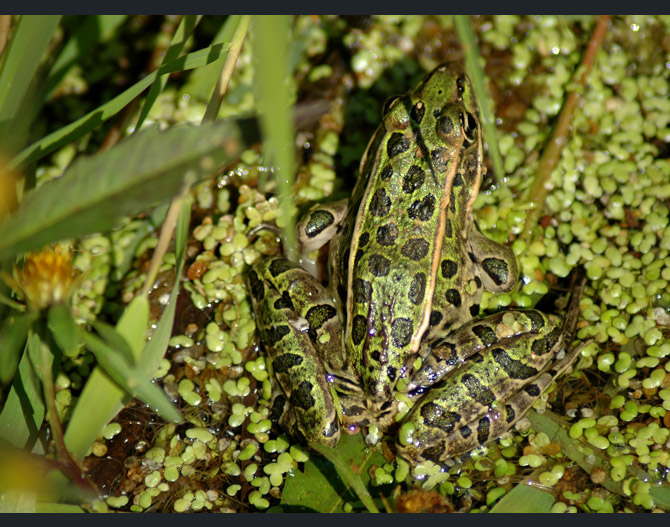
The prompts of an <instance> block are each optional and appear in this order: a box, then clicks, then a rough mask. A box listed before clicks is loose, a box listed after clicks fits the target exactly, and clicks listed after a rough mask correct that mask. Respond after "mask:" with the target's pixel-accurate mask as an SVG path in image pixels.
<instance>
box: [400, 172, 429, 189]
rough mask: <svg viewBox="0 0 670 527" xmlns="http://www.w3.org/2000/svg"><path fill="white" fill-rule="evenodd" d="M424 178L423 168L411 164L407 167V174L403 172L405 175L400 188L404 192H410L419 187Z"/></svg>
mask: <svg viewBox="0 0 670 527" xmlns="http://www.w3.org/2000/svg"><path fill="white" fill-rule="evenodd" d="M425 180H426V173H425V172H424V171H423V169H422V168H421V167H418V166H416V165H412V166H411V167H409V170H408V171H407V174H405V177H404V178H403V180H402V190H403V192H405V193H406V194H411V193H412V192H414V191H415V190H418V189H420V188H421V185H423V182H424V181H425Z"/></svg>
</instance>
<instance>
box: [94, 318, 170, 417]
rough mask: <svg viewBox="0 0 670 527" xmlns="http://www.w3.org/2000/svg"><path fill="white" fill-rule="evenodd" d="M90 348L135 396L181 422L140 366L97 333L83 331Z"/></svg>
mask: <svg viewBox="0 0 670 527" xmlns="http://www.w3.org/2000/svg"><path fill="white" fill-rule="evenodd" d="M81 334H82V338H83V340H84V342H85V343H86V346H87V347H88V349H89V350H91V351H92V352H93V354H94V355H95V358H96V360H97V361H98V364H99V365H100V366H101V367H102V368H103V369H104V370H105V373H107V374H108V375H109V376H110V377H111V378H112V379H113V380H114V381H115V382H116V383H117V384H119V386H121V387H122V388H123V389H124V390H126V391H127V392H128V393H129V394H130V395H132V396H133V397H137V398H138V399H140V400H141V401H144V402H145V403H147V404H149V405H150V406H152V407H153V408H154V409H155V410H156V411H157V412H158V413H159V414H160V415H161V416H162V417H163V418H165V419H167V420H168V421H172V422H175V423H179V422H182V421H183V417H182V416H181V414H180V413H179V411H178V410H177V409H176V408H175V407H174V405H173V404H172V403H171V402H170V400H169V399H168V398H167V396H166V395H165V393H164V392H163V390H161V389H160V388H159V387H158V386H156V385H155V384H154V383H153V382H151V380H150V379H149V378H148V376H147V375H146V373H145V372H144V371H143V370H141V368H139V367H131V366H130V365H129V364H128V363H127V362H125V361H124V360H123V357H122V356H121V355H120V354H119V353H117V352H116V351H115V350H113V349H111V348H110V347H109V346H108V345H107V344H105V342H103V341H102V340H101V339H99V338H98V337H96V336H95V335H92V334H89V333H86V332H84V331H82V332H81Z"/></svg>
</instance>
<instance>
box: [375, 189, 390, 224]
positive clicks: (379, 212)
mask: <svg viewBox="0 0 670 527" xmlns="http://www.w3.org/2000/svg"><path fill="white" fill-rule="evenodd" d="M389 210H391V199H390V198H389V197H388V196H387V195H386V191H385V190H384V189H383V188H378V189H377V190H376V191H375V193H374V194H373V195H372V199H371V200H370V214H372V215H373V216H378V217H382V216H386V215H387V214H388V213H389Z"/></svg>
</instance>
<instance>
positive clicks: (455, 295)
mask: <svg viewBox="0 0 670 527" xmlns="http://www.w3.org/2000/svg"><path fill="white" fill-rule="evenodd" d="M444 296H445V297H446V298H447V302H450V303H451V304H452V305H454V306H455V307H460V305H461V294H460V293H459V292H458V289H448V290H447V292H446V293H445V294H444Z"/></svg>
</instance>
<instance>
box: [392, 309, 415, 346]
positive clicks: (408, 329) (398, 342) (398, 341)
mask: <svg viewBox="0 0 670 527" xmlns="http://www.w3.org/2000/svg"><path fill="white" fill-rule="evenodd" d="M413 332H414V324H413V323H412V321H411V320H410V319H409V318H402V317H399V318H396V319H395V320H394V321H393V322H392V323H391V340H393V345H394V346H395V347H396V348H404V347H405V346H407V344H409V343H410V341H411V340H412V333H413Z"/></svg>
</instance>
